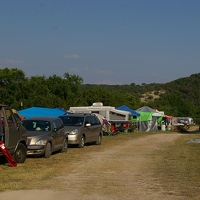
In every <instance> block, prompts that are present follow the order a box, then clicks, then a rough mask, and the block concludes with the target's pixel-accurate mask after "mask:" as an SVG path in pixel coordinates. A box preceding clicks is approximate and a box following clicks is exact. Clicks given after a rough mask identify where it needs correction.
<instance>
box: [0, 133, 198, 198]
mask: <svg viewBox="0 0 200 200" xmlns="http://www.w3.org/2000/svg"><path fill="white" fill-rule="evenodd" d="M195 138H196V139H197V138H200V135H199V134H192V133H190V134H180V133H148V134H147V133H143V134H136V133H133V134H119V135H116V136H107V137H104V138H103V142H102V144H101V145H100V146H97V145H88V146H85V147H84V148H83V149H79V148H69V149H68V152H67V153H58V154H54V155H52V156H51V157H50V158H49V159H44V158H28V159H27V160H26V162H25V163H24V164H19V165H18V167H17V168H10V167H8V166H6V165H5V164H0V176H1V184H0V189H1V190H0V200H11V199H15V200H19V199H20V200H26V199H29V200H35V199H39V200H40V199H41V200H55V199H69V200H77V199H82V200H123V199H126V200H134V199H136V200H140V199H141V200H147V199H148V200H150V199H151V200H160V199H164V200H168V199H169V200H171V199H173V200H176V199H177V200H179V199H180V200H186V199H188V200H189V199H195V200H197V199H200V191H199V187H200V179H199V178H200V173H199V171H200V167H199V163H200V162H199V161H200V158H199V150H200V147H199V146H200V144H190V143H188V141H190V140H191V139H195ZM5 174H6V175H5Z"/></svg>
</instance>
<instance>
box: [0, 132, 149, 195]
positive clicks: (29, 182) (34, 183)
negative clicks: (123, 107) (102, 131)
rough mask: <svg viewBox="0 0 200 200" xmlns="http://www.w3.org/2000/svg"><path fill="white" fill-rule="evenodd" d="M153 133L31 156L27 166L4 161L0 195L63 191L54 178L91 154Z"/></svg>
mask: <svg viewBox="0 0 200 200" xmlns="http://www.w3.org/2000/svg"><path fill="white" fill-rule="evenodd" d="M147 134H151V133H127V134H125V133H121V134H118V135H115V136H105V137H103V142H102V144H101V145H88V146H87V147H84V148H74V147H69V148H68V151H67V152H66V153H55V154H53V155H51V157H50V158H48V159H46V158H42V157H41V158H37V157H27V159H26V161H25V163H20V164H18V165H17V167H14V168H12V167H10V166H9V164H8V163H7V162H6V160H5V159H2V158H1V159H0V180H1V181H0V192H1V191H5V190H25V189H46V188H48V189H55V188H58V189H63V187H64V186H63V184H62V183H59V182H58V181H57V182H55V181H52V179H53V178H55V177H58V176H64V175H67V174H70V173H71V172H72V171H73V169H74V168H75V167H76V165H78V164H79V163H80V162H81V161H83V160H85V159H87V158H88V154H90V153H91V152H101V151H103V150H105V149H107V148H111V147H112V146H115V145H120V143H121V142H123V141H126V140H130V139H131V138H137V137H144V136H145V135H147Z"/></svg>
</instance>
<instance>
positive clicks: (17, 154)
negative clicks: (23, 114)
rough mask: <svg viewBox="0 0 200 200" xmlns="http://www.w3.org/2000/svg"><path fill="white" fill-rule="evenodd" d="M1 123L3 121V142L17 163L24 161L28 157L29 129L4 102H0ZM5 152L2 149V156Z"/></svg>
mask: <svg viewBox="0 0 200 200" xmlns="http://www.w3.org/2000/svg"><path fill="white" fill-rule="evenodd" d="M0 117H1V119H0V123H2V127H3V130H2V133H0V135H2V136H1V138H0V140H2V142H3V143H4V144H5V147H6V148H7V150H8V151H9V152H10V153H11V155H12V156H13V158H14V160H15V162H16V163H24V162H25V160H26V157H27V145H26V143H27V131H26V129H25V128H24V127H23V126H22V124H21V121H20V120H19V119H18V118H16V115H15V114H14V113H13V111H12V109H11V108H10V107H9V106H7V105H4V104H0ZM2 156H3V154H2V152H1V151H0V157H2Z"/></svg>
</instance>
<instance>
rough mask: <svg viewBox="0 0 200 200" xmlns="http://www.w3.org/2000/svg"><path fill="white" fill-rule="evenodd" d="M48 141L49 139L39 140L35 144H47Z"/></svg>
mask: <svg viewBox="0 0 200 200" xmlns="http://www.w3.org/2000/svg"><path fill="white" fill-rule="evenodd" d="M46 143H47V140H39V141H37V142H36V143H35V144H36V145H46Z"/></svg>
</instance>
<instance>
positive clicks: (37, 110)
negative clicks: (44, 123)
mask: <svg viewBox="0 0 200 200" xmlns="http://www.w3.org/2000/svg"><path fill="white" fill-rule="evenodd" d="M66 113H67V111H66V110H64V109H61V108H44V107H31V108H27V109H24V110H20V111H18V115H20V116H24V117H25V118H29V117H37V116H50V117H58V116H60V115H64V114H66Z"/></svg>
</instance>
